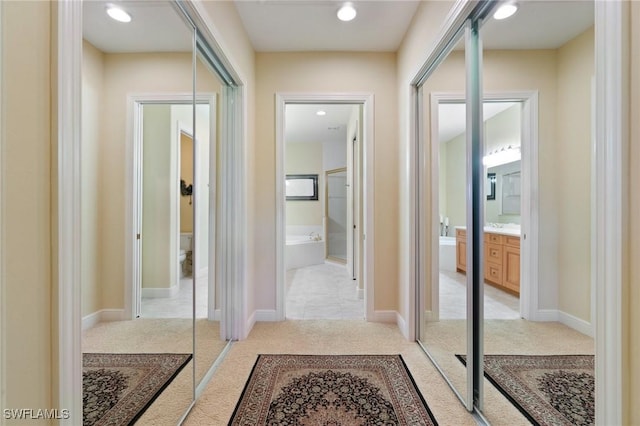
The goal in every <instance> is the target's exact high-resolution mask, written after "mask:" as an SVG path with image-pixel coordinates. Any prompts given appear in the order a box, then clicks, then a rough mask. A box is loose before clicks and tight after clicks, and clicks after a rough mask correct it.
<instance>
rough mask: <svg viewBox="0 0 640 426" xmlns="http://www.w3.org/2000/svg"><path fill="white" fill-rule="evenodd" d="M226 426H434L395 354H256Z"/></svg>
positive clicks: (407, 373) (404, 365)
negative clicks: (255, 359) (254, 361)
mask: <svg viewBox="0 0 640 426" xmlns="http://www.w3.org/2000/svg"><path fill="white" fill-rule="evenodd" d="M229 425H252V426H254V425H301V426H311V425H335V426H337V425H344V426H347V425H348V426H358V425H411V426H418V425H437V422H436V420H435V419H434V417H433V415H432V414H431V410H430V409H429V407H428V406H427V404H426V402H425V401H424V399H423V398H422V395H421V394H420V392H419V391H418V389H417V387H416V384H415V382H414V380H413V377H412V376H411V374H410V373H409V370H408V369H407V366H406V364H405V363H404V360H403V359H402V357H401V356H400V355H258V359H257V361H256V363H255V365H254V367H253V370H252V372H251V375H250V376H249V379H248V380H247V383H246V385H245V387H244V390H243V391H242V395H241V396H240V400H239V401H238V404H237V405H236V409H235V411H234V413H233V415H232V417H231V420H230V421H229Z"/></svg>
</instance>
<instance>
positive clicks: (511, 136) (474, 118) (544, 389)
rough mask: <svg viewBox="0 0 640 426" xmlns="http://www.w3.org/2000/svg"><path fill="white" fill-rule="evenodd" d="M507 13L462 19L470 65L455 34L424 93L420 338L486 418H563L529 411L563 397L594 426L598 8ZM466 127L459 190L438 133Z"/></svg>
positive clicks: (552, 5)
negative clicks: (456, 124)
mask: <svg viewBox="0 0 640 426" xmlns="http://www.w3.org/2000/svg"><path fill="white" fill-rule="evenodd" d="M543 3H544V4H543ZM498 6H499V3H498V2H487V3H484V4H478V5H476V6H473V7H470V9H469V10H467V11H465V12H464V13H465V14H466V15H464V16H466V17H467V21H466V23H464V24H453V25H459V27H458V29H459V31H461V30H462V28H464V30H465V32H466V38H465V40H466V46H465V54H464V61H463V60H462V57H463V55H462V54H460V53H458V52H457V51H458V50H460V39H459V37H460V35H459V31H458V35H457V36H456V35H451V36H450V39H447V40H443V42H442V43H441V44H440V45H439V49H440V50H439V51H437V52H435V53H434V54H433V55H432V58H434V59H433V60H432V62H431V63H428V66H425V68H424V69H426V70H427V71H426V72H425V74H424V75H422V76H420V78H419V79H418V80H417V81H416V82H415V84H416V97H415V99H416V111H417V112H418V114H417V120H418V128H419V131H418V133H417V134H418V137H417V138H416V139H417V141H418V146H417V147H416V148H417V150H418V153H419V158H420V161H419V162H418V166H417V170H418V174H417V181H418V191H417V197H416V203H417V205H418V212H419V214H418V215H417V218H418V219H417V223H416V226H417V229H418V230H419V233H418V235H419V238H418V244H417V251H418V253H419V258H418V259H419V265H420V266H419V268H418V271H417V277H418V285H417V288H418V306H417V308H418V312H419V314H418V324H417V329H418V335H419V341H420V343H421V344H422V346H423V347H424V348H425V350H426V351H427V353H428V355H429V357H430V358H431V359H432V361H434V363H435V364H436V365H437V366H438V368H439V369H440V371H441V372H442V374H443V375H444V377H445V378H446V380H447V381H448V382H449V384H450V385H451V387H452V388H453V389H454V390H455V391H456V393H457V394H458V396H459V398H460V399H461V401H462V402H463V404H464V405H465V406H466V407H467V408H468V409H469V410H470V411H476V412H478V413H481V414H482V415H484V416H485V418H486V419H487V420H488V421H489V422H491V423H494V422H495V423H509V424H525V423H528V422H540V423H542V421H541V420H540V419H539V418H537V417H536V416H538V415H542V416H543V417H544V418H548V417H545V416H557V415H558V414H557V412H562V410H563V409H566V407H565V408H563V406H558V407H557V408H556V409H555V411H553V412H549V411H543V412H542V414H541V413H540V412H539V410H536V408H535V407H533V406H530V405H528V404H530V402H531V401H534V400H535V401H543V402H542V403H541V404H542V405H545V404H547V405H549V404H548V403H547V402H544V401H549V400H552V399H553V398H554V392H556V393H557V392H558V390H559V389H560V390H561V391H560V392H561V393H562V395H569V394H572V392H577V393H580V395H581V396H580V397H577V398H573V399H572V401H571V403H569V404H566V405H567V407H569V406H570V407H572V408H570V409H569V410H568V411H566V412H563V413H562V414H561V415H560V416H569V417H567V418H572V417H571V416H574V415H576V413H578V412H579V413H580V414H579V416H580V417H581V418H582V419H590V420H586V422H587V423H586V424H590V423H593V418H594V417H593V416H594V412H593V400H592V399H589V396H588V395H593V392H594V385H593V383H594V382H593V376H594V364H593V361H594V359H593V353H594V341H593V327H592V325H591V324H592V319H593V306H594V304H593V301H592V296H591V295H592V294H594V293H593V282H594V280H593V268H592V266H591V265H592V259H593V253H594V252H593V247H591V243H590V242H591V241H593V238H592V237H591V235H592V232H593V229H594V222H593V220H592V212H593V205H594V204H593V200H592V194H593V193H594V191H593V189H592V188H593V183H594V178H593V170H592V164H593V163H592V162H593V158H592V155H593V152H594V149H593V136H592V133H593V126H592V124H591V123H592V116H593V110H594V109H593V101H592V100H593V99H594V94H593V75H594V31H593V3H592V2H589V1H578V2H570V3H568V2H531V3H524V4H520V5H519V6H520V7H519V9H518V11H517V13H516V14H515V15H513V17H512V18H508V19H502V20H498V19H496V18H494V17H493V12H494V11H496V10H497V7H498ZM567 23H570V25H567ZM454 33H455V31H452V32H451V34H454ZM448 46H456V47H454V48H453V49H452V51H449V50H450V49H449V47H448ZM456 54H458V56H459V60H458V62H457V63H455V62H453V58H455V55H456ZM441 58H444V59H441ZM443 75H444V76H446V79H443V77H442V76H443ZM458 75H464V77H461V78H460V79H459V81H458V82H455V81H454V80H453V79H454V78H455V77H456V76H458ZM461 82H465V83H466V85H463V84H461ZM465 104H466V111H464V112H462V113H456V111H455V108H464V105H465ZM457 116H460V117H463V118H461V119H462V121H463V122H464V123H465V125H466V139H465V140H464V142H463V143H462V146H463V148H462V149H461V151H462V154H461V158H462V159H461V162H462V163H464V166H463V167H464V169H465V171H466V175H465V174H462V176H463V177H462V179H461V180H462V182H457V181H456V180H455V176H456V175H455V174H452V171H453V169H452V167H451V166H452V164H453V163H452V162H453V161H454V158H455V157H454V152H455V151H453V150H452V148H453V145H452V146H444V147H443V141H442V136H441V134H442V129H443V128H445V126H446V124H447V121H450V122H452V121H455V117H457ZM446 139H449V138H448V137H447V138H446ZM422 164H426V165H427V166H426V167H423V166H422ZM461 167H462V166H461ZM578 182H581V184H578ZM452 184H458V189H457V191H452V190H451V189H452V188H451V185H452ZM456 198H460V199H464V200H465V201H466V205H464V206H463V207H462V208H463V210H465V217H466V224H464V225H465V226H459V225H458V223H454V227H455V237H454V238H453V241H452V242H451V244H452V245H454V247H455V250H451V252H452V253H454V254H453V255H452V257H453V260H451V261H450V262H449V264H450V265H455V272H454V273H453V274H448V273H447V272H444V271H446V269H444V268H446V265H447V262H446V259H447V254H446V244H445V243H446V240H445V241H443V238H442V237H443V235H444V236H445V237H446V236H447V234H448V230H447V229H446V228H447V227H446V225H447V224H448V225H451V222H452V218H455V217H456V215H455V214H454V213H453V210H451V207H452V205H455V203H452V201H453V200H455V199H456ZM569 206H571V207H569ZM574 206H580V207H578V209H579V211H580V212H581V213H580V214H579V215H577V214H576V210H575V209H574ZM443 209H445V212H446V213H445V214H443V213H442V211H443ZM454 222H455V220H454ZM443 228H444V229H445V231H444V232H443ZM434 259H438V261H437V262H436V261H435V260H434ZM429 262H431V263H429ZM453 268H454V266H450V269H453ZM447 275H450V276H454V277H455V276H457V277H458V278H459V282H460V283H461V286H463V287H464V289H463V292H465V295H466V317H465V319H466V325H467V326H466V327H464V328H463V327H461V326H460V325H459V324H456V323H450V322H449V321H448V320H447V318H446V316H447V315H446V314H445V313H446V312H447V311H449V310H452V309H453V308H454V307H455V306H456V304H455V303H454V301H452V300H451V299H447V295H446V294H443V292H442V290H443V281H444V279H445V278H446V277H447ZM436 289H437V290H436ZM447 333H450V334H451V335H449V334H447ZM465 351H466V353H465ZM465 368H466V371H465V370H464V369H465ZM465 373H466V374H465ZM516 382H517V386H514V383H516ZM534 395H535V396H534ZM576 401H577V403H576ZM581 401H583V402H581ZM534 403H535V402H534ZM574 404H576V405H574ZM561 405H562V404H561ZM538 406H541V405H538ZM589 407H590V408H589ZM552 418H556V417H552ZM558 418H560V417H558ZM545 421H546V420H545ZM555 421H556V420H554V422H555ZM557 422H558V423H560V421H559V420H557Z"/></svg>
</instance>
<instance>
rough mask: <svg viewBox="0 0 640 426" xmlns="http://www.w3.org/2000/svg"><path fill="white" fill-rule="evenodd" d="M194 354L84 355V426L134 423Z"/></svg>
mask: <svg viewBox="0 0 640 426" xmlns="http://www.w3.org/2000/svg"><path fill="white" fill-rule="evenodd" d="M189 360H191V354H172V353H167V354H108V353H84V354H82V418H83V426H100V425H130V424H133V423H134V422H135V421H136V420H137V419H138V418H139V417H140V416H141V415H142V413H144V411H145V410H146V409H147V408H148V407H149V406H150V405H151V403H153V401H154V400H155V399H156V398H157V397H158V395H160V393H162V391H163V390H164V389H165V388H166V387H167V386H168V385H169V383H171V381H172V380H173V379H174V378H175V377H176V376H177V375H178V373H179V372H180V370H182V368H183V367H184V366H185V365H187V363H188V362H189Z"/></svg>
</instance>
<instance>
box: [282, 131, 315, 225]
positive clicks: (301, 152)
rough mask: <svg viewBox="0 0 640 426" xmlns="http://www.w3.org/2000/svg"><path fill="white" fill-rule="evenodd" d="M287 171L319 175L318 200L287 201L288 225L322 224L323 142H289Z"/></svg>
mask: <svg viewBox="0 0 640 426" xmlns="http://www.w3.org/2000/svg"><path fill="white" fill-rule="evenodd" d="M285 149H286V154H285V155H286V160H285V173H286V174H316V175H318V201H287V225H319V226H321V225H322V217H323V215H324V212H323V209H322V205H323V203H322V199H323V198H324V189H323V188H324V184H323V181H324V169H323V167H322V144H321V143H307V142H303V143H287V146H286V148H285Z"/></svg>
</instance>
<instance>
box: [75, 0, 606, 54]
mask: <svg viewBox="0 0 640 426" xmlns="http://www.w3.org/2000/svg"><path fill="white" fill-rule="evenodd" d="M436 1H440V0H436ZM446 1H451V0H446ZM234 2H235V6H236V9H237V10H238V13H239V14H240V17H241V19H242V22H243V24H244V27H245V29H246V31H247V33H248V34H249V37H250V39H251V42H252V43H253V46H254V48H255V49H256V50H257V51H330V50H333V51H395V50H397V49H398V47H399V45H400V43H401V41H402V38H403V37H404V34H405V33H406V30H407V28H408V27H409V25H410V23H411V19H412V18H413V15H414V14H415V11H416V9H417V7H418V5H419V4H420V1H408V0H359V1H355V2H354V3H355V5H356V8H357V9H358V16H357V17H356V19H355V20H353V21H351V22H341V21H339V20H338V19H337V18H336V11H337V9H338V6H339V5H340V4H341V2H338V1H335V0H234ZM106 3H116V4H118V5H121V6H122V7H123V8H124V9H125V10H127V11H128V12H129V13H130V14H131V15H132V22H131V23H129V24H123V23H119V22H116V21H113V20H112V19H110V18H109V17H108V16H107V15H106V13H105V5H106ZM452 4H453V2H452ZM519 4H520V10H519V11H518V12H517V13H516V14H515V15H514V16H513V17H511V18H509V19H506V20H504V21H495V20H493V19H490V20H488V21H487V23H486V24H485V25H484V26H483V27H482V30H481V31H482V37H483V44H484V46H485V47H486V48H488V49H543V48H557V47H559V46H561V45H562V44H564V43H565V42H566V41H567V40H569V39H571V38H573V37H575V36H576V35H577V34H579V33H581V32H582V31H584V30H585V29H586V28H588V27H589V26H591V25H593V1H586V0H573V1H552V0H520V1H519ZM83 15H84V25H83V31H84V36H85V38H86V39H87V40H88V41H89V42H90V43H92V44H93V45H94V46H96V47H97V48H98V49H100V50H102V51H104V52H167V51H169V52H176V51H190V50H191V48H192V36H191V32H190V30H189V29H188V27H187V25H186V24H185V23H184V22H183V20H182V19H181V18H180V17H179V15H178V14H177V13H176V11H175V10H174V8H173V7H172V6H171V4H170V2H168V1H161V0H124V1H123V0H120V1H118V0H110V1H107V0H85V1H84V2H83ZM426 48H428V46H425V49H426Z"/></svg>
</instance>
